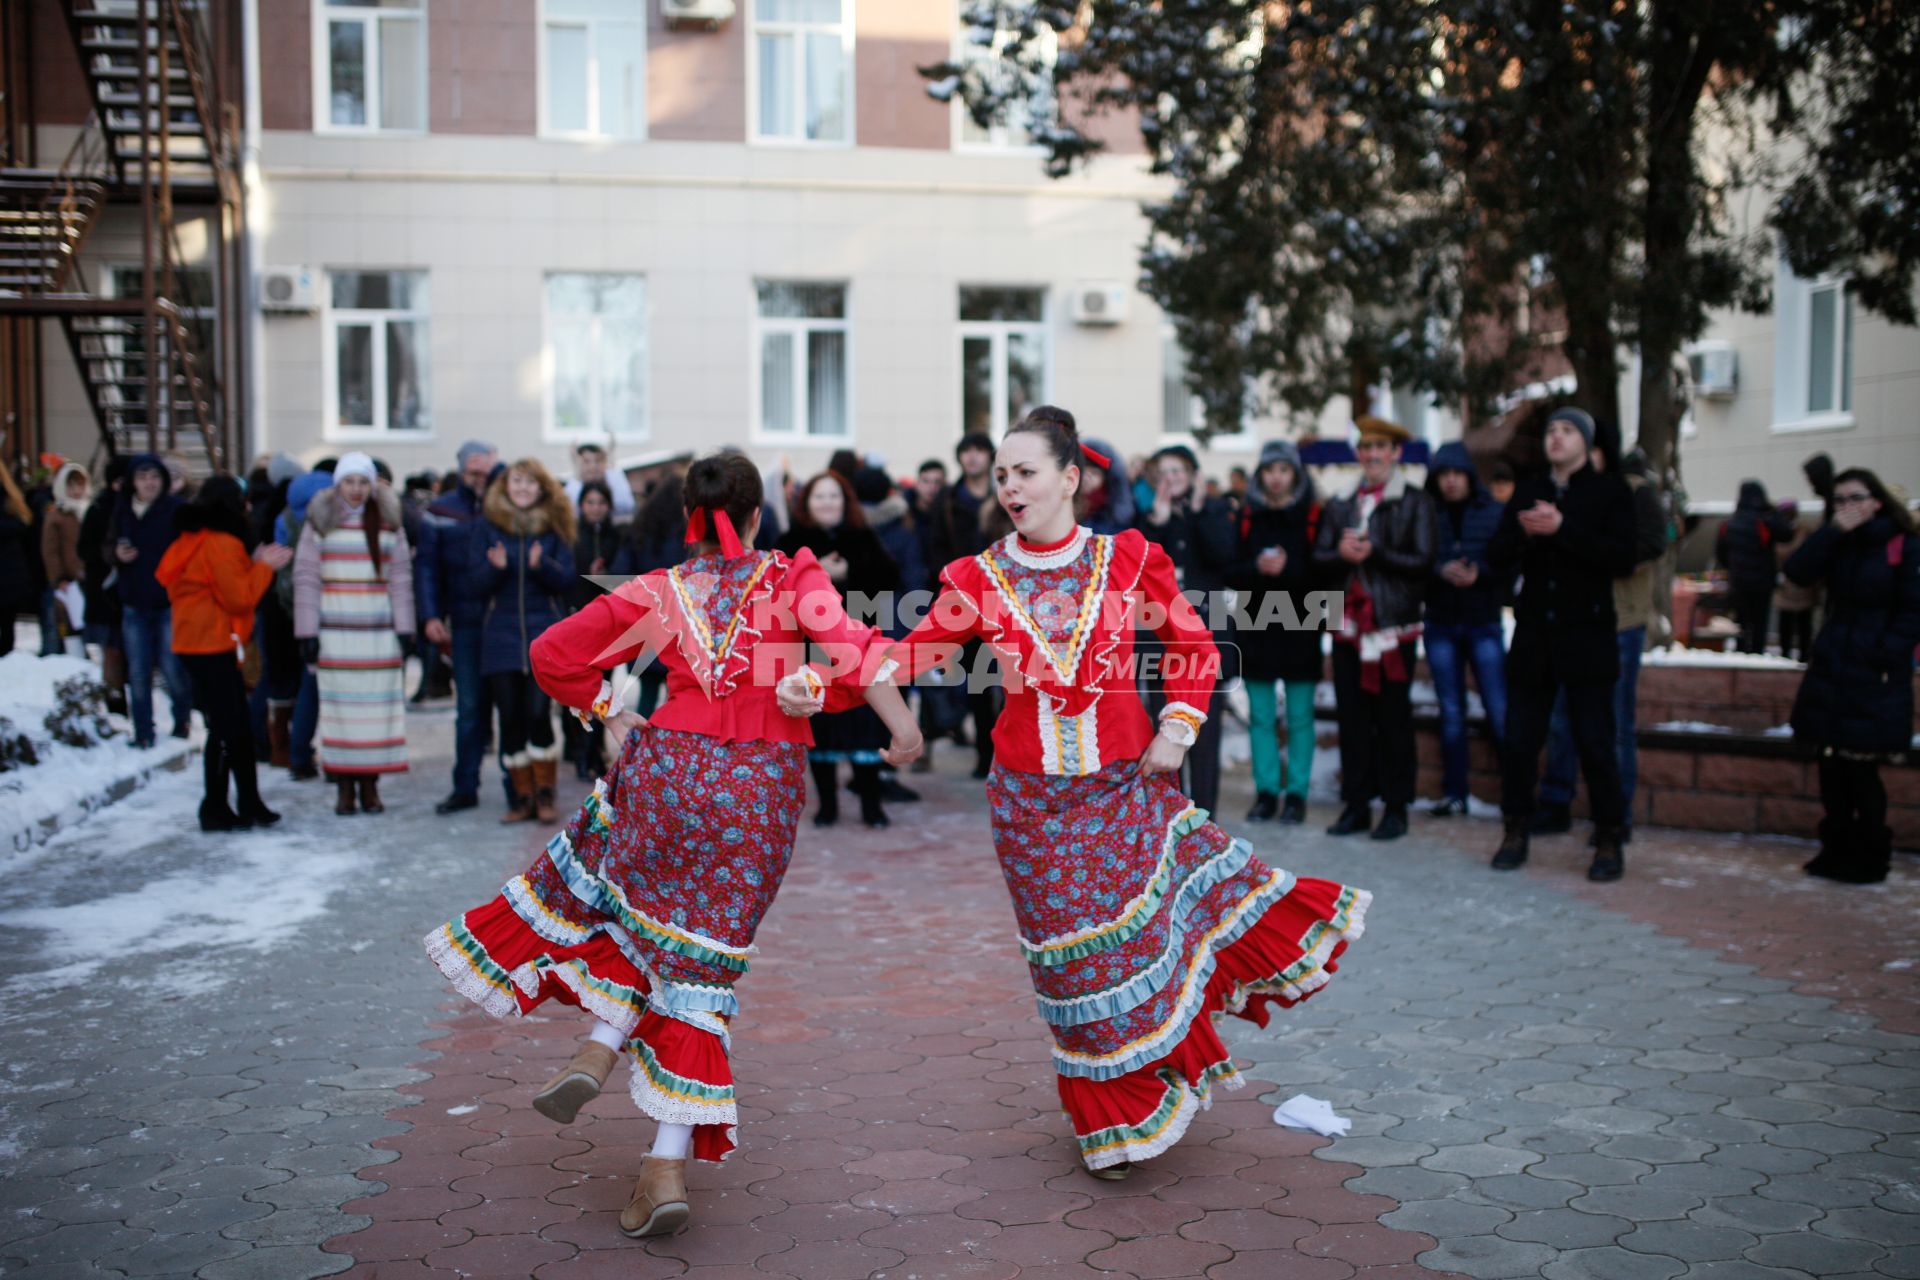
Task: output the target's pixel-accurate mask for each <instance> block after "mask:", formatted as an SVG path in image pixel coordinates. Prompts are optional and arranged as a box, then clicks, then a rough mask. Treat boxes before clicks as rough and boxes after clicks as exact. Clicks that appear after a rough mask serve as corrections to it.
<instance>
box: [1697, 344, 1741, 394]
mask: <svg viewBox="0 0 1920 1280" xmlns="http://www.w3.org/2000/svg"><path fill="white" fill-rule="evenodd" d="M1687 369H1688V371H1689V372H1690V373H1691V374H1692V375H1693V393H1694V394H1695V395H1697V396H1703V397H1705V398H1706V399H1708V400H1731V399H1733V397H1734V394H1735V393H1736V392H1737V391H1738V390H1739V388H1740V361H1739V356H1738V353H1736V352H1735V351H1734V349H1733V344H1732V343H1731V342H1720V341H1712V342H1696V343H1694V344H1693V345H1692V346H1690V347H1688V348H1687Z"/></svg>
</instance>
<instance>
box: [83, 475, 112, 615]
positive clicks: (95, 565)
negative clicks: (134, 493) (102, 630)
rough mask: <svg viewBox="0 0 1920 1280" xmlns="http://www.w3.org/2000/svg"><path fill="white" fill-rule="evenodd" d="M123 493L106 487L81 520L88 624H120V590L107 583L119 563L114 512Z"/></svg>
mask: <svg viewBox="0 0 1920 1280" xmlns="http://www.w3.org/2000/svg"><path fill="white" fill-rule="evenodd" d="M119 502H120V495H119V494H118V493H117V492H115V491H114V490H112V489H107V490H105V491H103V492H102V493H100V494H99V495H98V496H96V497H95V498H94V500H93V505H92V506H90V507H88V508H87V514H86V515H85V516H83V517H81V520H80V559H81V561H82V562H83V563H84V564H85V565H86V566H87V581H86V588H85V589H86V597H87V625H88V626H94V625H96V624H97V625H99V626H103V627H108V628H112V627H117V626H119V625H120V593H119V592H117V591H115V590H113V588H111V587H110V586H108V585H107V584H108V583H109V582H111V581H113V579H114V572H113V571H114V569H115V568H117V567H118V563H117V562H116V561H115V560H114V559H113V513H114V510H115V509H116V508H117V506H118V505H119Z"/></svg>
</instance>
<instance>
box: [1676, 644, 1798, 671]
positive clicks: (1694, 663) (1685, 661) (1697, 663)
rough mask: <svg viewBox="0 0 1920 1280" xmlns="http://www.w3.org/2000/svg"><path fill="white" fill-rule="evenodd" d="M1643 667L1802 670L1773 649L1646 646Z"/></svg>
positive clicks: (1795, 663)
mask: <svg viewBox="0 0 1920 1280" xmlns="http://www.w3.org/2000/svg"><path fill="white" fill-rule="evenodd" d="M1640 665H1641V666H1643V667H1746V668H1749V669H1752V670H1757V671H1805V670H1806V669H1807V668H1806V664H1805V663H1804V662H1795V661H1794V660H1793V659H1792V658H1783V657H1781V656H1780V655H1779V654H1777V653H1722V652H1721V651H1720V650H1718V649H1686V648H1682V647H1680V646H1678V645H1675V646H1674V647H1672V648H1670V649H1649V650H1647V652H1646V653H1645V654H1643V655H1642V656H1641V658H1640Z"/></svg>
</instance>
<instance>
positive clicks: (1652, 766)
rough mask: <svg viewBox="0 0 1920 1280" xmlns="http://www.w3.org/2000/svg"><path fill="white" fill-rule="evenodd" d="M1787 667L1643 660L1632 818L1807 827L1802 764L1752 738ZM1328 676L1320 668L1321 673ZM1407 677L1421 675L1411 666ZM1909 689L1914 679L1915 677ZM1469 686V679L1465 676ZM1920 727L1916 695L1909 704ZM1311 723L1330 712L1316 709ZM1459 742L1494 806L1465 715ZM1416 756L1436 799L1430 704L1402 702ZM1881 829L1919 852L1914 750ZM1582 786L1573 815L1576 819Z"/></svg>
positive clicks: (1815, 791)
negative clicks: (1408, 708)
mask: <svg viewBox="0 0 1920 1280" xmlns="http://www.w3.org/2000/svg"><path fill="white" fill-rule="evenodd" d="M1800 677H1801V672H1800V671H1798V670H1785V669H1782V670H1768V669H1765V668H1757V669H1756V668H1750V667H1736V666H1727V667H1703V666H1673V667H1667V666H1647V667H1642V668H1641V669H1640V685H1639V721H1638V722H1639V724H1640V726H1641V727H1640V732H1639V741H1640V778H1639V783H1638V786H1637V787H1636V789H1635V793H1634V799H1633V820H1634V821H1635V822H1645V823H1651V824H1653V825H1657V826H1663V827H1680V828H1684V829H1687V830H1692V831H1737V832H1750V833H1767V834H1772V835H1791V836H1808V837H1811V836H1813V835H1815V834H1817V824H1818V823H1819V821H1820V814H1821V808H1820V784H1819V778H1818V775H1817V771H1816V769H1815V767H1814V764H1813V762H1812V761H1811V760H1809V759H1807V758H1805V756H1804V754H1803V753H1802V752H1801V750H1800V749H1799V748H1798V747H1796V746H1795V745H1794V742H1793V740H1792V739H1791V738H1784V737H1762V736H1760V735H1761V734H1762V733H1763V732H1764V731H1765V730H1767V729H1771V728H1773V727H1774V726H1775V725H1782V724H1785V723H1786V722H1787V719H1788V716H1789V715H1790V714H1791V712H1792V710H1793V698H1794V694H1795V693H1796V692H1797V691H1798V690H1799V688H1800ZM1327 678H1328V679H1329V680H1331V679H1332V672H1331V671H1329V672H1328V677H1327ZM1415 678H1416V679H1419V680H1430V679H1431V677H1430V676H1429V674H1428V672H1427V670H1426V664H1425V663H1424V662H1423V663H1422V664H1421V665H1420V668H1419V670H1418V671H1417V672H1416V676H1415ZM1915 683H1916V690H1917V692H1920V676H1916V678H1915ZM1469 687H1471V682H1469ZM1914 702H1915V716H1914V719H1915V725H1914V728H1915V732H1916V733H1920V696H1916V698H1915V700H1914ZM1320 714H1321V716H1322V717H1323V718H1327V719H1331V718H1332V715H1333V713H1332V712H1331V711H1330V710H1323V711H1322V712H1321V713H1320ZM1677 721H1696V722H1699V723H1702V724H1716V725H1725V726H1726V727H1727V728H1729V729H1732V730H1733V732H1732V733H1686V732H1674V731H1670V730H1656V729H1652V728H1649V727H1648V726H1651V725H1656V724H1668V723H1673V722H1677ZM1472 734H1473V736H1472V738H1471V739H1470V740H1469V742H1468V757H1467V758H1468V779H1467V785H1468V788H1469V789H1470V790H1471V791H1472V792H1473V794H1474V796H1475V797H1476V798H1477V799H1480V800H1484V801H1486V802H1487V803H1489V804H1498V803H1500V764H1499V761H1498V760H1497V759H1496V758H1495V755H1494V749H1493V742H1492V740H1491V739H1489V738H1488V737H1487V736H1486V733H1485V727H1484V725H1483V724H1482V723H1481V722H1479V721H1475V722H1474V724H1473V726H1472ZM1414 736H1415V740H1416V743H1417V747H1418V751H1419V779H1418V793H1419V794H1420V795H1422V796H1438V795H1440V793H1441V785H1440V728H1439V723H1438V719H1437V713H1436V712H1435V711H1434V709H1433V708H1432V707H1419V706H1416V707H1415V708H1414ZM1880 776H1881V777H1882V778H1883V779H1884V780H1885V782H1886V785H1887V801H1888V825H1890V826H1891V827H1892V828H1893V838H1894V844H1895V845H1896V846H1897V847H1898V848H1901V849H1908V850H1914V851H1920V752H1908V753H1907V758H1906V761H1905V762H1904V763H1902V764H1897V765H1886V766H1883V767H1882V768H1881V770H1880ZM1586 805H1587V801H1586V790H1585V788H1584V787H1582V788H1581V789H1580V792H1579V794H1578V795H1577V796H1576V797H1575V799H1574V811H1575V813H1577V814H1578V815H1580V816H1581V817H1586V816H1588V814H1587V807H1586Z"/></svg>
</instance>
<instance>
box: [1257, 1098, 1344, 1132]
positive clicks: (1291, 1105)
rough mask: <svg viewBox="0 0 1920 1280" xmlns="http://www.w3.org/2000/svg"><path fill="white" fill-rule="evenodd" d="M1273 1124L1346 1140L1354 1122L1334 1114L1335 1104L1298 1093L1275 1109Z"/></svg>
mask: <svg viewBox="0 0 1920 1280" xmlns="http://www.w3.org/2000/svg"><path fill="white" fill-rule="evenodd" d="M1273 1122H1274V1123H1275V1124H1277V1125H1281V1126H1283V1127H1284V1128H1288V1129H1309V1130H1311V1131H1313V1132H1314V1133H1317V1134H1319V1135H1320V1136H1321V1137H1323V1138H1344V1137H1346V1136H1347V1130H1349V1129H1351V1128H1353V1121H1351V1120H1349V1119H1347V1118H1346V1117H1345V1116H1337V1115H1335V1114H1333V1104H1332V1103H1330V1102H1326V1101H1324V1100H1322V1099H1320V1098H1309V1097H1308V1096H1307V1095H1306V1094H1304V1093H1296V1094H1294V1095H1293V1096H1292V1097H1291V1098H1288V1099H1287V1100H1286V1101H1285V1102H1283V1103H1281V1104H1280V1105H1279V1106H1277V1107H1275V1108H1274V1109H1273Z"/></svg>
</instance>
